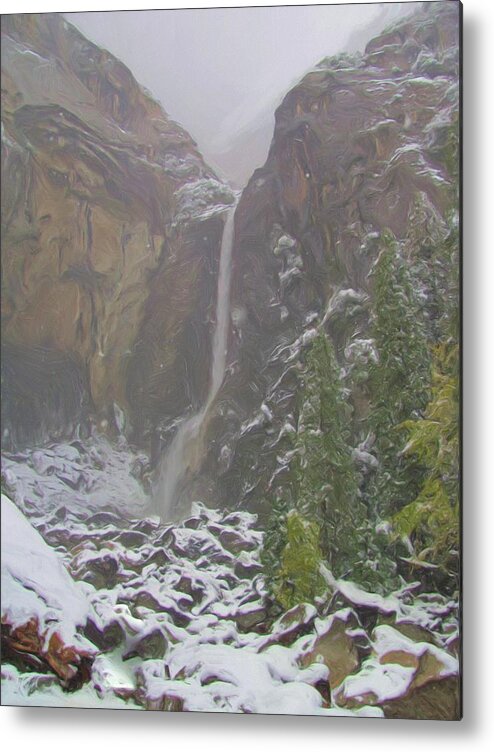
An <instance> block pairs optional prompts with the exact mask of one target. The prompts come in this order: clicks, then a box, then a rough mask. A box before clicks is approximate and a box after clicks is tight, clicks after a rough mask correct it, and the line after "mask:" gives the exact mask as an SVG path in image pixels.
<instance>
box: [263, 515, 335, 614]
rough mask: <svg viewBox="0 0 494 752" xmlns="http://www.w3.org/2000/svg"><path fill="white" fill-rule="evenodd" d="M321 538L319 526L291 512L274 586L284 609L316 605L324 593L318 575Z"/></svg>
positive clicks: (323, 584)
mask: <svg viewBox="0 0 494 752" xmlns="http://www.w3.org/2000/svg"><path fill="white" fill-rule="evenodd" d="M319 538H320V530H319V526H318V525H317V523H316V522H311V521H309V520H307V519H306V518H305V517H303V516H302V515H301V514H300V512H298V511H297V510H295V509H292V510H291V512H290V513H289V514H288V516H287V518H286V545H285V547H284V549H283V551H282V554H281V560H280V568H279V573H278V576H277V577H276V580H275V583H274V597H275V599H276V600H277V601H278V603H279V604H280V605H281V606H282V607H283V608H284V609H289V608H292V607H293V606H296V605H297V604H298V603H304V602H313V601H314V599H315V598H317V596H320V595H322V594H323V592H324V590H325V583H324V580H323V578H322V577H321V575H320V573H319V567H320V564H321V561H322V554H321V550H320V547H319Z"/></svg>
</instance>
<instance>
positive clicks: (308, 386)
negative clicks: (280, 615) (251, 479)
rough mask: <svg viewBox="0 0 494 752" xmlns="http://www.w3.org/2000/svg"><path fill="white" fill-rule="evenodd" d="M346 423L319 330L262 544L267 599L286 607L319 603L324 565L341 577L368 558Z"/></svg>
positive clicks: (308, 355) (307, 362) (335, 372)
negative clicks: (364, 554)
mask: <svg viewBox="0 0 494 752" xmlns="http://www.w3.org/2000/svg"><path fill="white" fill-rule="evenodd" d="M348 417H349V416H348V413H347V405H346V403H345V399H344V393H343V389H342V384H341V380H340V374H339V369H338V365H337V363H336V358H335V355H334V352H333V347H332V345H331V343H330V340H329V339H328V337H327V336H326V335H325V333H324V332H323V331H320V332H319V333H318V334H317V335H316V337H315V338H314V339H313V341H312V342H311V344H310V346H309V347H308V348H307V350H306V353H305V363H304V366H303V371H302V375H301V384H300V389H299V407H298V422H297V431H296V434H294V435H291V438H290V446H289V447H288V446H287V445H286V444H285V449H286V454H285V456H290V457H291V460H290V472H289V475H288V476H287V483H286V485H284V486H281V487H280V488H279V489H278V496H275V498H274V499H273V504H272V511H271V515H270V519H269V521H268V524H267V527H266V533H265V539H264V550H263V555H262V560H263V563H264V567H265V580H266V585H267V588H268V592H269V593H270V596H271V597H272V598H273V599H275V600H277V601H278V603H280V604H282V605H284V606H286V604H287V603H288V601H289V600H290V602H292V600H293V598H299V601H300V598H302V595H303V596H304V597H303V598H302V600H312V599H313V598H314V597H315V594H316V592H318V591H319V589H320V587H321V580H320V575H319V564H320V562H321V561H322V560H323V559H325V560H326V561H327V562H328V564H329V566H330V567H331V569H332V570H333V572H334V573H335V575H336V576H341V575H343V574H345V573H347V572H348V571H350V570H351V569H352V567H353V566H355V565H356V564H357V562H358V561H359V559H360V558H361V556H362V551H363V546H362V526H363V517H364V509H363V506H362V504H361V502H360V500H359V492H358V481H357V473H356V469H355V467H354V463H353V460H352V455H351V448H350V446H349V444H348V428H347V426H348V424H349V420H348ZM304 536H305V537H304ZM295 541H296V543H295ZM297 547H298V548H299V549H300V550H299V552H298V553H297ZM309 552H312V553H311V554H309ZM295 562H296V565H295ZM296 567H300V572H299V574H298V575H296V572H295V569H296ZM294 583H295V584H294ZM290 593H295V594H296V595H293V598H292V596H291V595H290ZM291 599H292V600H291ZM299 601H298V602H299Z"/></svg>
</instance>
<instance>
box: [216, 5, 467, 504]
mask: <svg viewBox="0 0 494 752" xmlns="http://www.w3.org/2000/svg"><path fill="white" fill-rule="evenodd" d="M458 12H459V10H458V5H457V4H455V3H429V4H424V7H423V9H422V10H420V11H419V12H418V13H416V14H414V15H413V16H411V17H409V18H406V19H403V20H401V21H400V22H398V23H397V24H396V25H395V26H394V27H392V28H391V30H389V31H388V32H386V33H384V34H382V35H381V36H379V37H377V38H376V39H374V40H373V41H371V42H370V43H369V44H368V46H367V49H366V51H365V54H364V55H363V56H359V55H357V56H348V55H342V56H339V57H336V58H329V59H326V60H323V61H322V62H321V63H320V64H319V66H317V68H316V69H314V70H313V71H311V72H310V73H308V74H307V75H306V76H305V78H304V79H303V80H302V81H301V82H300V83H299V84H298V85H297V86H295V88H293V89H292V90H291V91H290V92H289V93H288V94H287V95H286V97H285V99H284V101H283V103H282V104H281V106H280V107H279V109H278V110H277V112H276V125H275V131H274V136H273V140H272V144H271V149H270V152H269V156H268V159H267V162H266V164H265V166H264V167H263V168H261V169H259V170H256V172H255V173H254V175H253V177H252V179H251V180H250V182H249V184H248V186H247V188H246V189H245V190H244V192H243V195H242V198H241V201H240V203H239V206H238V209H237V214H236V243H235V248H234V256H233V259H234V260H233V263H234V270H233V275H234V276H233V281H232V336H231V341H230V351H229V362H230V375H229V378H227V379H226V380H225V383H224V386H223V389H222V391H221V393H220V394H219V396H218V400H217V407H216V415H217V419H216V420H214V419H213V420H212V421H211V425H210V436H211V439H212V440H211V442H210V454H209V457H207V458H206V460H205V463H204V467H203V468H202V472H203V474H206V475H208V474H209V476H210V478H213V477H214V476H215V474H217V473H218V467H219V471H220V475H221V482H220V484H218V488H219V491H220V493H223V497H224V500H225V501H228V502H231V500H232V499H234V500H243V501H244V503H247V502H248V503H250V504H251V505H252V508H255V509H258V510H261V509H262V507H260V506H259V504H260V501H261V498H262V496H263V495H265V492H266V489H268V488H269V487H270V486H272V484H273V482H275V480H274V479H275V478H276V477H277V476H278V475H279V474H280V471H281V470H282V468H281V467H280V465H279V464H277V457H279V456H280V454H281V452H280V446H281V444H280V440H281V438H282V436H283V435H284V434H285V433H286V431H287V430H290V425H291V421H293V411H294V410H295V399H294V395H295V394H296V392H297V387H298V383H299V380H298V375H297V368H298V367H299V365H300V364H299V362H298V355H299V353H300V352H302V351H303V348H304V347H305V344H306V342H308V341H309V340H310V336H311V333H310V328H311V326H314V322H316V323H323V326H324V328H325V330H326V332H327V333H328V334H329V335H330V336H331V338H332V339H333V342H334V344H335V347H336V352H337V355H338V357H339V360H340V364H341V365H342V366H343V367H349V366H350V365H351V363H352V357H353V356H354V355H355V347H354V343H355V340H356V339H358V340H359V342H360V344H362V343H364V344H365V341H366V340H365V336H366V330H367V329H368V323H369V318H368V301H369V297H370V296H371V295H372V290H371V289H370V286H369V281H368V278H367V275H368V272H369V270H370V268H371V266H372V264H373V262H374V261H375V259H376V256H377V252H378V243H379V238H380V234H381V233H382V232H383V231H384V230H387V229H389V230H391V231H392V232H393V233H394V235H395V236H396V237H397V239H398V240H399V241H400V242H402V243H404V244H405V245H406V244H409V245H410V247H411V246H412V245H413V243H414V242H415V236H414V227H415V228H416V227H417V226H419V227H420V232H421V234H422V239H423V242H424V243H427V242H429V241H430V240H431V239H432V240H437V239H439V240H441V239H442V238H444V237H445V235H446V223H447V222H446V221H447V219H448V217H449V215H450V214H451V213H452V212H454V210H455V209H457V203H458V196H457V177H458V176H457V172H456V169H457V168H456V165H457V162H456V155H457V146H458V137H459V133H458V96H459V95H458V65H459V61H458V28H459V23H458ZM415 232H416V230H415ZM421 242H422V240H421ZM349 345H350V347H348V346H349ZM351 401H352V406H353V408H354V416H355V419H356V420H358V418H359V417H362V416H365V414H366V409H367V405H366V400H365V395H361V394H359V393H358V392H357V391H355V392H354V393H353V394H352V396H351ZM361 440H362V439H360V441H361ZM356 443H357V442H356ZM361 454H362V456H363V453H362V452H361ZM368 456H369V457H370V455H368ZM370 459H371V460H372V457H370ZM202 488H204V489H206V491H207V489H208V488H209V485H208V483H207V482H206V481H203V485H202V487H201V490H202ZM218 488H216V489H215V490H214V494H213V495H214V496H215V497H216V498H217V494H218ZM203 496H204V494H203Z"/></svg>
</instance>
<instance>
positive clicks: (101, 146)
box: [2, 14, 233, 448]
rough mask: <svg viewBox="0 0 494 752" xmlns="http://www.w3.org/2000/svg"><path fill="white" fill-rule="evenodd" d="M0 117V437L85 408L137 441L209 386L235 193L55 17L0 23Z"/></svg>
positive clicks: (18, 437)
mask: <svg viewBox="0 0 494 752" xmlns="http://www.w3.org/2000/svg"><path fill="white" fill-rule="evenodd" d="M2 118H3V120H2V186H3V192H2V265H3V289H2V293H3V294H2V306H3V307H2V324H3V338H2V339H3V343H4V357H3V358H2V361H3V380H4V390H5V392H4V397H5V399H4V400H3V405H4V406H5V407H4V408H2V409H4V410H5V413H4V414H3V415H2V417H3V429H4V435H3V442H4V444H5V445H6V446H7V447H8V448H16V447H19V446H22V445H25V444H29V443H34V442H36V441H40V440H43V439H46V438H47V437H48V436H54V435H56V434H64V433H67V432H70V430H73V429H74V427H75V426H76V425H78V424H79V423H84V422H85V421H87V419H88V416H89V415H91V416H92V417H93V418H96V419H97V420H99V421H101V420H105V421H107V423H108V425H109V426H110V428H111V426H112V424H113V425H114V426H115V427H116V428H118V429H120V430H121V428H122V424H123V423H124V422H125V423H126V426H125V428H126V431H127V432H133V435H134V436H135V437H136V438H138V439H139V440H142V439H143V437H145V436H146V434H147V432H148V431H149V429H150V428H155V427H156V425H158V424H159V423H160V422H161V421H164V422H166V421H169V420H170V419H173V418H175V417H177V416H178V415H180V414H182V413H183V412H184V411H185V410H187V409H190V408H191V407H192V408H195V407H197V405H198V404H200V403H201V401H202V399H203V397H204V394H205V392H206V390H207V386H208V385H207V379H204V373H208V372H209V360H210V342H211V323H210V319H211V314H212V312H213V311H214V301H215V291H216V277H217V270H218V261H219V250H220V240H221V235H222V228H223V221H224V220H223V216H222V212H223V211H224V210H225V208H226V206H227V205H228V204H230V203H231V202H232V201H233V197H232V195H231V193H230V191H229V189H228V188H227V187H226V186H225V185H223V184H222V183H220V182H219V181H218V180H217V179H216V177H215V175H214V173H213V172H212V171H211V170H210V169H209V168H208V167H207V165H205V164H204V162H203V160H202V158H201V156H200V155H199V153H198V152H197V149H196V147H195V144H194V142H193V141H192V139H191V138H190V136H189V135H188V134H187V133H186V132H185V131H184V130H183V129H182V128H180V126H178V125H177V124H176V123H174V122H173V121H171V120H170V119H169V118H168V117H167V115H166V114H165V113H164V112H163V110H162V109H161V107H160V106H159V105H158V104H157V103H156V102H155V101H153V99H152V98H151V96H150V95H149V94H148V93H147V92H146V91H144V90H143V89H142V88H140V87H139V85H138V84H137V83H136V81H135V80H134V78H133V76H132V74H131V73H130V71H129V70H128V69H127V68H126V67H125V66H124V65H123V64H122V63H120V62H119V61H118V60H116V59H115V58H114V57H112V56H111V55H110V54H109V53H108V52H106V51H104V50H101V49H99V48H98V47H97V46H95V45H94V44H92V43H90V42H89V41H88V40H86V39H85V38H84V37H83V36H82V35H81V34H80V33H79V32H78V31H77V30H76V29H75V28H73V27H72V26H70V24H68V23H67V22H66V21H64V20H63V18H62V17H61V16H60V15H57V14H54V15H50V14H46V15H36V14H34V15H26V16H23V15H14V16H6V17H5V18H3V19H2ZM104 425H105V424H104Z"/></svg>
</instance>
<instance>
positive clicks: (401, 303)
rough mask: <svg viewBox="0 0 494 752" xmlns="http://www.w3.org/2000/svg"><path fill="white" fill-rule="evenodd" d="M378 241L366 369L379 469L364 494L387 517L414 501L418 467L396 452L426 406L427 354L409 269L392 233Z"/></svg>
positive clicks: (411, 458) (371, 422)
mask: <svg viewBox="0 0 494 752" xmlns="http://www.w3.org/2000/svg"><path fill="white" fill-rule="evenodd" d="M381 243H382V249H381V252H380V254H379V257H378V259H377V261H376V264H375V267H374V269H373V278H374V279H373V281H374V290H373V292H374V294H373V323H372V335H373V339H374V341H375V345H376V349H377V352H378V355H379V358H378V362H377V363H372V364H371V366H370V369H369V394H370V399H371V404H372V409H371V412H370V416H369V425H370V428H371V430H372V432H373V433H374V435H375V437H376V444H375V446H376V450H377V454H378V459H379V462H380V467H379V470H378V472H377V473H376V475H375V477H374V480H373V483H372V486H371V488H370V490H369V496H370V503H371V506H372V508H373V510H374V511H375V512H377V513H378V514H381V515H383V516H387V515H388V514H390V513H391V512H394V511H397V510H398V509H399V508H400V507H402V506H404V505H405V504H407V503H409V502H410V501H411V500H412V499H413V498H415V497H416V495H417V490H418V488H419V487H420V484H421V482H422V478H423V475H422V469H421V467H420V463H419V462H417V460H416V458H414V457H409V456H405V455H403V454H401V453H400V452H399V449H400V446H401V443H402V439H401V436H400V429H399V426H400V424H402V423H403V422H404V421H406V420H410V419H413V418H415V417H418V416H420V415H421V413H422V411H423V410H424V409H425V406H426V405H427V401H428V395H429V384H430V355H429V350H428V346H427V339H426V333H425V325H424V320H423V315H421V311H420V306H419V303H418V301H417V297H416V294H415V289H414V284H413V280H412V276H411V274H410V270H409V267H408V265H407V263H406V262H405V260H404V259H403V258H402V256H401V254H400V251H399V247H398V244H397V242H396V240H395V238H394V236H393V235H392V233H391V232H389V231H385V232H383V234H382V238H381Z"/></svg>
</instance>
